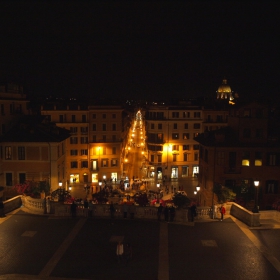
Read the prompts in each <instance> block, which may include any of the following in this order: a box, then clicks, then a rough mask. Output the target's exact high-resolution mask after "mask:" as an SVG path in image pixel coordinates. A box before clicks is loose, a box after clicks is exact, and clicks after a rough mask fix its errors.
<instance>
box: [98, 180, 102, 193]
mask: <svg viewBox="0 0 280 280" xmlns="http://www.w3.org/2000/svg"><path fill="white" fill-rule="evenodd" d="M98 184H99V187H100V191H101V186H102V182H99V183H98Z"/></svg>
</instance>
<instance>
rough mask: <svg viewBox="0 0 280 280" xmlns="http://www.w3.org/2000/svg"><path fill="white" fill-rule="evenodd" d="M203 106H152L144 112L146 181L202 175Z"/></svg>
mask: <svg viewBox="0 0 280 280" xmlns="http://www.w3.org/2000/svg"><path fill="white" fill-rule="evenodd" d="M202 123H203V112H202V107H201V106H186V105H183V106H182V105H178V106H159V105H157V106H149V107H148V108H147V110H146V112H145V128H146V143H147V157H148V167H147V177H150V178H155V179H157V180H169V179H178V178H186V177H195V176H196V175H197V174H198V173H199V167H198V160H199V145H198V143H197V142H196V141H195V140H194V138H195V137H196V136H198V134H200V133H201V132H202V131H203V125H202Z"/></svg>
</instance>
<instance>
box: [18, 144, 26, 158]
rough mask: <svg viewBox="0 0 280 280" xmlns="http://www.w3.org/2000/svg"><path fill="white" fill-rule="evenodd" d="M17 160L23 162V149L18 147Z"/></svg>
mask: <svg viewBox="0 0 280 280" xmlns="http://www.w3.org/2000/svg"><path fill="white" fill-rule="evenodd" d="M18 159H19V160H25V147H18Z"/></svg>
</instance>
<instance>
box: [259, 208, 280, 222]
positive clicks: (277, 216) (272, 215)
mask: <svg viewBox="0 0 280 280" xmlns="http://www.w3.org/2000/svg"><path fill="white" fill-rule="evenodd" d="M260 214H261V216H260V219H270V220H275V221H277V222H280V212H279V211H276V210H264V211H260Z"/></svg>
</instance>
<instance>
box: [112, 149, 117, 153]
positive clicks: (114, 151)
mask: <svg viewBox="0 0 280 280" xmlns="http://www.w3.org/2000/svg"><path fill="white" fill-rule="evenodd" d="M112 154H113V155H116V154H117V148H116V147H113V148H112Z"/></svg>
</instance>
